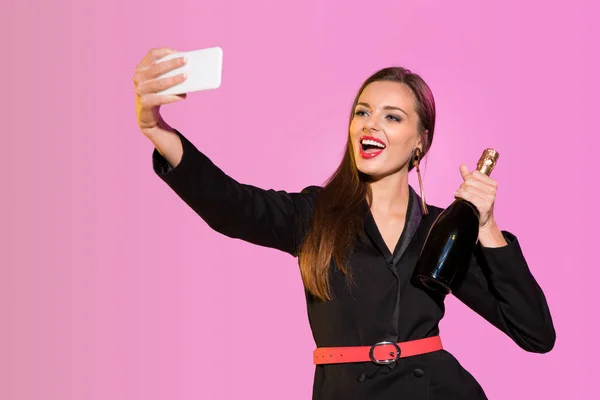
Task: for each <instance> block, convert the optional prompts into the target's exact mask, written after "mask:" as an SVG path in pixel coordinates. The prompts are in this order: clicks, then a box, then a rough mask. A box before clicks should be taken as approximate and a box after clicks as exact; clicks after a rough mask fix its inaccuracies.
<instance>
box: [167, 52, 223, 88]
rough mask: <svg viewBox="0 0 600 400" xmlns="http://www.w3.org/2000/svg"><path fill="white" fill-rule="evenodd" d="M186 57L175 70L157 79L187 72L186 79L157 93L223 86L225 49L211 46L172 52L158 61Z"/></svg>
mask: <svg viewBox="0 0 600 400" xmlns="http://www.w3.org/2000/svg"><path fill="white" fill-rule="evenodd" d="M181 56H183V57H185V59H186V63H185V64H184V65H183V66H181V67H179V68H176V69H174V70H171V71H169V72H167V73H165V74H162V75H160V76H159V77H158V78H157V79H160V78H166V77H169V76H174V75H178V74H181V73H184V74H186V76H187V78H186V79H185V81H183V82H181V83H178V84H176V85H175V86H172V87H170V88H168V89H165V90H163V91H159V92H157V94H160V95H164V94H184V93H190V92H197V91H200V90H211V89H217V88H219V87H220V86H221V76H222V72H223V49H221V48H220V47H210V48H206V49H199V50H193V51H187V52H180V53H172V54H169V55H167V56H165V57H163V58H161V59H159V60H158V61H157V63H160V62H163V61H167V60H171V59H173V58H177V57H181Z"/></svg>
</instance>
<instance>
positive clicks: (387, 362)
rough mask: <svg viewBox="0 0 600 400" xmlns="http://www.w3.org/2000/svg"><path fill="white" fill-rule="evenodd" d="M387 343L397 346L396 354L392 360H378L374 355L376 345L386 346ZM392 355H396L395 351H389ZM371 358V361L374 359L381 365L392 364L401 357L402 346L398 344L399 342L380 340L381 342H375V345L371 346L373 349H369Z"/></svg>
mask: <svg viewBox="0 0 600 400" xmlns="http://www.w3.org/2000/svg"><path fill="white" fill-rule="evenodd" d="M385 345H392V346H394V347H395V348H396V352H395V353H396V355H395V357H394V358H393V359H391V360H378V359H376V358H375V357H374V356H373V353H374V351H375V347H377V346H385ZM389 354H390V356H392V355H394V352H390V353H389ZM369 358H370V359H371V361H373V362H374V363H375V364H379V365H388V364H392V363H395V362H396V361H398V360H399V359H400V346H398V344H397V343H396V342H385V341H384V342H379V343H375V344H374V345H373V346H371V349H369Z"/></svg>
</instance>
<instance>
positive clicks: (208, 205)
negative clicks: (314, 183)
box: [133, 48, 315, 255]
mask: <svg viewBox="0 0 600 400" xmlns="http://www.w3.org/2000/svg"><path fill="white" fill-rule="evenodd" d="M175 52H176V51H175V50H173V49H169V48H161V49H152V50H150V51H149V52H148V54H147V55H146V56H145V57H144V59H143V60H142V61H141V62H140V64H139V65H138V66H137V67H136V70H135V74H134V76H133V82H134V86H135V94H136V115H137V122H138V125H139V127H140V130H141V131H142V133H143V134H144V136H146V137H147V138H148V139H150V141H151V142H152V143H153V144H154V147H155V149H154V152H153V155H152V159H153V166H154V171H155V172H156V173H157V174H158V176H160V177H161V178H162V179H163V181H165V182H166V183H167V184H168V185H169V186H170V187H171V189H173V190H174V191H175V192H176V193H177V195H179V197H181V199H183V200H184V201H185V202H186V203H187V204H188V205H189V206H190V207H191V208H192V209H193V210H194V211H195V212H196V213H197V214H198V215H199V216H200V217H201V218H202V219H204V221H206V223H207V224H208V225H209V226H210V227H212V228H213V229H214V230H216V231H218V232H220V233H222V234H224V235H226V236H229V237H232V238H238V239H242V240H245V241H247V242H250V243H254V244H257V245H261V246H266V247H271V248H275V249H279V250H282V251H285V252H287V253H290V254H292V255H297V254H296V253H297V251H298V247H299V241H301V239H302V235H303V234H304V232H306V230H307V225H308V220H309V219H310V215H311V211H312V202H313V199H314V196H315V191H313V190H310V188H307V189H306V190H304V191H302V192H301V193H286V192H283V191H274V190H263V189H260V188H257V187H254V186H250V185H243V184H240V183H238V182H236V181H235V180H233V179H232V178H230V177H229V176H227V175H226V174H225V173H223V171H221V170H220V169H219V168H217V167H216V166H215V165H214V164H213V163H212V162H211V161H210V160H209V159H208V158H207V157H206V156H205V155H204V154H202V153H200V152H199V151H198V149H196V147H195V146H194V145H192V143H190V142H189V141H188V140H187V139H186V138H185V137H184V136H183V135H181V133H180V132H178V131H176V130H175V129H173V128H171V127H170V126H169V125H168V124H167V123H166V122H165V121H164V120H163V119H162V117H161V115H160V112H159V110H160V107H161V106H162V105H165V104H170V103H175V102H178V101H181V100H183V99H184V98H185V95H162V94H159V93H160V92H161V91H163V90H165V89H167V88H170V87H173V86H174V85H177V84H179V83H181V82H183V81H184V80H185V79H186V77H185V76H183V74H177V75H173V76H170V77H166V78H165V77H161V76H162V75H163V74H165V73H167V72H169V71H173V70H175V69H176V68H179V67H181V66H182V65H184V64H185V60H184V59H183V58H182V57H176V58H173V59H171V60H169V61H164V62H158V60H160V59H161V58H163V57H164V56H166V55H168V54H172V53H175Z"/></svg>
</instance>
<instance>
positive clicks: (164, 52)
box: [139, 47, 177, 67]
mask: <svg viewBox="0 0 600 400" xmlns="http://www.w3.org/2000/svg"><path fill="white" fill-rule="evenodd" d="M173 53H177V50H175V49H171V48H169V47H159V48H155V49H151V50H150V51H149V52H148V54H146V57H144V59H143V60H142V62H141V63H140V65H139V66H140V67H148V66H150V65H152V64H154V63H155V62H156V61H157V60H159V59H161V58H163V57H165V56H168V55H169V54H173Z"/></svg>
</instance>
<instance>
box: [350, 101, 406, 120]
mask: <svg viewBox="0 0 600 400" xmlns="http://www.w3.org/2000/svg"><path fill="white" fill-rule="evenodd" d="M356 105H357V106H364V107H367V108H371V106H370V105H369V104H368V103H362V102H361V103H358V104H356ZM383 109H384V110H397V111H401V112H403V113H404V114H406V116H407V117H408V113H407V112H406V111H404V110H403V109H401V108H400V107H394V106H385V107H383Z"/></svg>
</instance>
